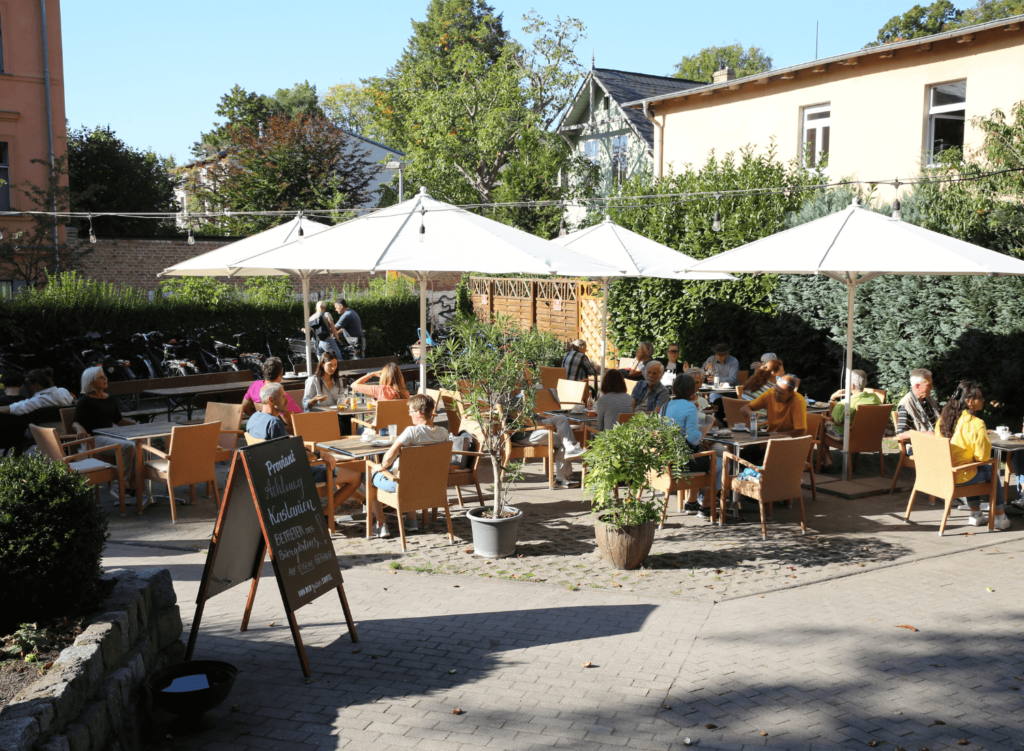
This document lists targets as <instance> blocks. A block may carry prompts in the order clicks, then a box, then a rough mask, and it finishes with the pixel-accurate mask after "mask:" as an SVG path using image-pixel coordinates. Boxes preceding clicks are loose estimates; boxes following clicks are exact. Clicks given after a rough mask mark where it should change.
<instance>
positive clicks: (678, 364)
mask: <svg viewBox="0 0 1024 751" xmlns="http://www.w3.org/2000/svg"><path fill="white" fill-rule="evenodd" d="M658 362H660V363H661V364H662V366H663V367H664V368H665V376H664V377H663V378H662V380H664V381H669V380H670V379H673V378H675V377H676V376H678V375H681V374H683V373H684V372H686V371H687V370H689V369H690V364H689V363H688V362H686V361H685V360H680V359H679V345H678V344H670V345H668V354H667V356H666V357H659V358H658ZM665 385H666V386H668V385H669V384H668V383H666V384H665Z"/></svg>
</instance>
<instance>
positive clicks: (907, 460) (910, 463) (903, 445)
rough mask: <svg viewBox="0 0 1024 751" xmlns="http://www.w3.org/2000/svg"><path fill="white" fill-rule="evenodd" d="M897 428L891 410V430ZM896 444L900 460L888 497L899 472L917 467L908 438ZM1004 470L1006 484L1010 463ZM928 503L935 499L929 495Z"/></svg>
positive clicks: (894, 485) (894, 416)
mask: <svg viewBox="0 0 1024 751" xmlns="http://www.w3.org/2000/svg"><path fill="white" fill-rule="evenodd" d="M897 426H898V422H897V417H896V411H895V410H893V412H892V429H893V431H895V430H896V428H897ZM897 444H898V445H899V449H900V460H899V462H898V463H897V464H896V471H895V472H894V473H893V476H892V486H891V487H890V488H889V495H893V494H894V493H895V492H896V481H897V480H899V479H900V472H901V471H902V470H903V468H904V467H907V468H908V469H913V470H915V471H916V470H917V465H916V464H915V463H914V457H913V456H912V455H911V453H910V450H909V449H910V439H909V438H904V439H903V440H899V441H897ZM1006 470H1007V477H1006V482H1009V481H1010V477H1009V472H1010V462H1007V463H1006ZM928 503H929V504H931V505H933V506H934V505H935V499H934V498H932V497H931V496H930V495H929V496H928Z"/></svg>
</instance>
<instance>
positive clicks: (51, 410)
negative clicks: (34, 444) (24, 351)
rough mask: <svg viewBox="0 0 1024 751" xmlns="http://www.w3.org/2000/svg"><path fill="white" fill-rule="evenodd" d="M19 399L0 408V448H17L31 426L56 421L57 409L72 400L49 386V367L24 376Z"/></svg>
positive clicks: (51, 379) (51, 373)
mask: <svg viewBox="0 0 1024 751" xmlns="http://www.w3.org/2000/svg"><path fill="white" fill-rule="evenodd" d="M19 396H20V398H19V399H18V400H16V401H12V402H11V403H10V404H9V405H6V406H3V407H0V448H12V447H14V446H17V445H20V444H21V443H22V440H23V439H24V437H25V431H26V430H27V429H28V426H29V424H31V423H37V424H38V423H43V422H56V421H58V420H60V408H61V407H70V406H71V405H72V404H74V403H75V397H73V396H72V395H71V393H70V392H69V391H68V390H67V389H62V388H58V387H57V386H55V385H54V383H53V369H52V368H46V369H42V368H36V369H35V370H30V371H29V372H28V374H27V375H26V376H25V383H24V384H23V385H22V387H21V394H20V395H19Z"/></svg>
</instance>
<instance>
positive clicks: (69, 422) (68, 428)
mask: <svg viewBox="0 0 1024 751" xmlns="http://www.w3.org/2000/svg"><path fill="white" fill-rule="evenodd" d="M60 424H61V426H62V427H63V430H64V432H63V433H62V434H61V437H60V439H61V440H62V441H70V440H71V439H72V438H76V437H77V436H78V433H77V431H76V430H75V408H74V407H62V408H61V410H60Z"/></svg>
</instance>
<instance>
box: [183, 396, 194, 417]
mask: <svg viewBox="0 0 1024 751" xmlns="http://www.w3.org/2000/svg"><path fill="white" fill-rule="evenodd" d="M195 408H196V397H195V394H189V395H188V396H186V397H185V419H186V420H191V419H192V410H194V409H195Z"/></svg>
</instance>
